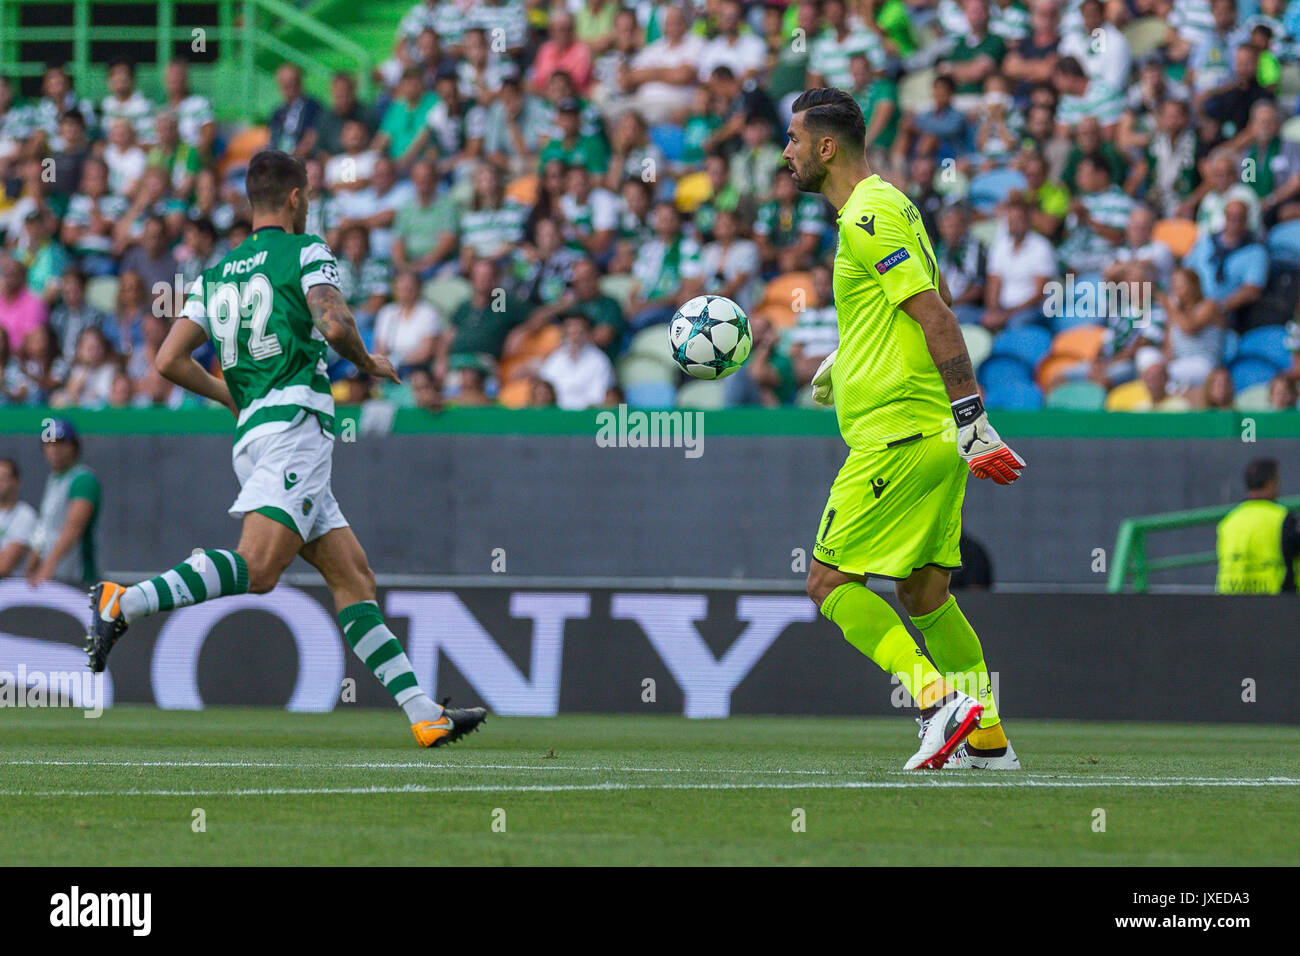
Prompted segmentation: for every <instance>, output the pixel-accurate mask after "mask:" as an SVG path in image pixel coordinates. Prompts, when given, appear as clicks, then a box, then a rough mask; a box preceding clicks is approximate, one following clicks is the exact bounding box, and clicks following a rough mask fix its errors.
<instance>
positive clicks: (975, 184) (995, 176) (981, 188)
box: [968, 166, 1028, 212]
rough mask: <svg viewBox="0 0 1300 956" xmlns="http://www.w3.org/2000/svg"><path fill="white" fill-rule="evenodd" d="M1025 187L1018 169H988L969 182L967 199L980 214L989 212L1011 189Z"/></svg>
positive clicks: (1023, 178) (1006, 167)
mask: <svg viewBox="0 0 1300 956" xmlns="http://www.w3.org/2000/svg"><path fill="white" fill-rule="evenodd" d="M1027 185H1028V183H1026V182H1025V177H1024V174H1023V173H1021V172H1020V170H1018V169H1012V168H1010V167H1009V166H1004V167H1002V168H1001V169H990V170H989V171H988V172H987V173H980V174H979V175H977V176H976V177H975V178H974V179H972V180H971V181H970V187H969V188H970V192H969V194H968V198H969V200H970V204H971V205H972V206H974V207H975V208H976V209H978V210H979V211H980V212H991V211H992V210H993V207H994V206H996V205H997V204H998V203H1000V202H1002V200H1004V199H1006V198H1007V194H1008V193H1010V192H1011V191H1012V190H1013V189H1024V188H1025V186H1027Z"/></svg>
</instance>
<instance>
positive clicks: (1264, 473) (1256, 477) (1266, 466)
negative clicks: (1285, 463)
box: [1246, 458, 1277, 491]
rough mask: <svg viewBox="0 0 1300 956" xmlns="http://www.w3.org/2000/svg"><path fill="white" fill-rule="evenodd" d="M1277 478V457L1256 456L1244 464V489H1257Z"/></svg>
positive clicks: (1264, 486)
mask: <svg viewBox="0 0 1300 956" xmlns="http://www.w3.org/2000/svg"><path fill="white" fill-rule="evenodd" d="M1276 480H1277V459H1276V458H1256V459H1255V460H1254V461H1252V462H1251V463H1250V464H1249V465H1247V466H1246V490H1247V491H1259V490H1260V489H1261V488H1266V487H1267V486H1268V484H1269V482H1272V481H1276Z"/></svg>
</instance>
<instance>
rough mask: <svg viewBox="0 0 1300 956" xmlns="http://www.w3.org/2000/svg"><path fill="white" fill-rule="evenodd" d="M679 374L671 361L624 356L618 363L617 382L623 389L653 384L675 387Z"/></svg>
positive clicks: (639, 356)
mask: <svg viewBox="0 0 1300 956" xmlns="http://www.w3.org/2000/svg"><path fill="white" fill-rule="evenodd" d="M679 374H680V370H679V369H678V368H677V364H676V363H675V362H672V361H671V360H670V361H668V362H666V363H665V362H662V361H660V360H658V359H654V358H648V357H647V356H644V355H625V356H623V357H622V358H621V359H619V361H618V381H619V384H621V385H622V386H623V387H624V388H626V387H628V386H631V385H645V384H654V383H658V384H660V385H668V386H670V387H671V386H675V385H676V384H677V379H678V377H679Z"/></svg>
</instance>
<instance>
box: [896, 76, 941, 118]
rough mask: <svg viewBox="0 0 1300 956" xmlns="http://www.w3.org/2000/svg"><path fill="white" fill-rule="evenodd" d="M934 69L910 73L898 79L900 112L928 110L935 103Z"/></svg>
mask: <svg viewBox="0 0 1300 956" xmlns="http://www.w3.org/2000/svg"><path fill="white" fill-rule="evenodd" d="M933 88H934V70H933V69H928V70H918V71H917V72H915V73H908V74H907V75H906V76H904V77H903V78H902V79H901V80H899V81H898V110H899V112H900V113H906V112H908V111H909V110H910V111H912V112H920V111H923V110H928V109H929V108H930V107H931V106H932V105H933V104H934V94H933V92H932V91H933Z"/></svg>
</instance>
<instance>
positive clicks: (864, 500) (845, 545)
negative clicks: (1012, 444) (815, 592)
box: [813, 434, 969, 580]
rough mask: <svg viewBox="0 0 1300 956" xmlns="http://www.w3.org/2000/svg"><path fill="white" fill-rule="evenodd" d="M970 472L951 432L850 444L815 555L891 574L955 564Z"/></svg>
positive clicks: (851, 568) (858, 570) (856, 569)
mask: <svg viewBox="0 0 1300 956" xmlns="http://www.w3.org/2000/svg"><path fill="white" fill-rule="evenodd" d="M967 474H969V469H968V468H967V467H966V463H965V462H964V461H962V459H961V456H960V455H959V454H957V445H956V443H955V442H954V441H953V440H952V436H951V435H949V436H948V440H946V441H945V440H944V437H943V435H942V434H936V435H932V436H927V437H925V438H916V439H913V440H911V441H905V442H903V443H901V444H898V445H895V446H893V447H886V448H878V449H872V450H869V451H867V450H861V449H857V448H853V449H850V450H849V457H848V458H847V459H846V460H845V462H844V466H843V467H842V468H841V469H840V473H839V474H838V475H836V477H835V483H834V484H833V485H831V493H830V497H829V498H828V499H827V501H826V507H825V509H824V510H823V511H822V520H821V524H820V525H818V527H817V544H816V547H815V548H814V549H813V557H815V558H816V559H817V560H818V561H820V562H821V563H822V564H827V565H830V566H831V567H833V568H839V569H840V570H841V571H843V572H844V573H845V574H853V575H859V574H860V575H866V576H869V577H881V578H893V579H894V580H901V579H903V578H906V577H908V576H909V575H910V574H911V573H912V572H913V571H915V570H916V569H917V568H922V567H925V566H926V565H927V564H934V565H938V566H939V567H941V568H946V569H948V570H950V571H955V570H957V569H958V568H960V567H961V551H960V548H959V547H958V542H959V540H960V539H961V503H962V499H963V498H964V497H965V494H966V476H967Z"/></svg>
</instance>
